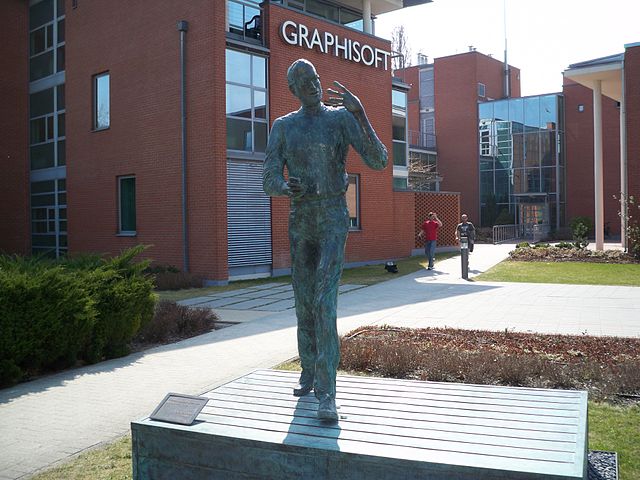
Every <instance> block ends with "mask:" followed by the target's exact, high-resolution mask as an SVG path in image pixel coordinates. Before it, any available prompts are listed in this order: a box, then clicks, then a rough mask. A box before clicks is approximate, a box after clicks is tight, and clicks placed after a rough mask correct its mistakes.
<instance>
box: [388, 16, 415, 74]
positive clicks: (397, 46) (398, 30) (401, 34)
mask: <svg viewBox="0 0 640 480" xmlns="http://www.w3.org/2000/svg"><path fill="white" fill-rule="evenodd" d="M391 50H392V52H393V53H392V55H393V59H392V61H391V68H393V69H394V70H398V69H400V68H406V67H410V66H411V48H409V42H408V38H407V32H405V30H404V25H400V26H397V27H394V28H393V30H392V31H391Z"/></svg>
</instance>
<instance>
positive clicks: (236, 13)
mask: <svg viewBox="0 0 640 480" xmlns="http://www.w3.org/2000/svg"><path fill="white" fill-rule="evenodd" d="M259 5H260V1H259V0H227V32H228V35H229V36H230V37H234V38H237V39H238V40H243V41H246V42H252V43H262V37H263V35H262V10H261V8H260V6H259Z"/></svg>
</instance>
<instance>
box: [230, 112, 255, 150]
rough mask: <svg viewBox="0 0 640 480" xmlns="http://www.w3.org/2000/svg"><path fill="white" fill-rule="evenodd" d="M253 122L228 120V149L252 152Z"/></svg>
mask: <svg viewBox="0 0 640 480" xmlns="http://www.w3.org/2000/svg"><path fill="white" fill-rule="evenodd" d="M251 144H252V138H251V121H250V120H240V119H236V118H227V148H228V149H231V150H244V151H248V152H250V151H251Z"/></svg>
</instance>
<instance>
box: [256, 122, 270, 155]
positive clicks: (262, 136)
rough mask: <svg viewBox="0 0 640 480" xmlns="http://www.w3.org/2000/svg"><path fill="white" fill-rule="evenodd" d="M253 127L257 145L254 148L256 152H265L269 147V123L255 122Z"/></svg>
mask: <svg viewBox="0 0 640 480" xmlns="http://www.w3.org/2000/svg"><path fill="white" fill-rule="evenodd" d="M253 129H254V131H255V145H254V146H253V149H254V151H256V152H264V151H265V150H266V149H267V124H266V123H259V122H255V123H254V124H253Z"/></svg>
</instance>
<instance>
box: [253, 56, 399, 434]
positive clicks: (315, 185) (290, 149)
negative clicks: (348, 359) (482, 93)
mask: <svg viewBox="0 0 640 480" xmlns="http://www.w3.org/2000/svg"><path fill="white" fill-rule="evenodd" d="M287 81H288V83H289V89H290V90H291V92H292V93H293V94H294V95H295V96H296V97H298V99H300V103H301V104H302V106H301V107H300V109H299V110H297V111H295V112H291V113H289V114H287V115H285V116H283V117H280V118H278V119H276V121H275V122H274V123H273V127H272V129H271V134H270V136H269V143H268V145H267V151H266V160H265V163H264V174H263V184H264V191H265V192H266V193H267V194H268V195H271V196H280V195H284V196H289V197H291V212H290V215H289V241H290V244H291V263H292V283H293V291H294V296H295V302H296V315H297V318H298V352H299V354H300V362H301V366H302V373H301V375H300V381H299V384H298V385H297V386H296V388H295V389H294V391H293V394H294V395H295V396H302V395H306V394H307V393H309V392H310V391H311V390H312V389H313V390H314V392H315V395H316V397H317V398H318V401H319V406H318V418H319V419H321V420H325V421H337V420H338V413H337V411H336V401H335V396H336V370H337V368H338V363H339V361H340V340H339V338H338V331H337V326H336V309H337V304H338V284H339V282H340V276H341V274H342V266H343V263H344V248H345V243H346V239H347V232H348V230H349V212H348V210H347V202H346V199H345V192H346V191H347V187H348V185H349V181H348V176H347V173H346V171H345V164H346V161H347V152H348V150H349V145H351V146H352V147H353V148H354V149H355V150H356V152H358V153H359V154H360V156H361V157H362V159H363V160H364V162H365V163H366V164H367V165H368V166H369V167H371V168H374V169H376V170H381V169H383V168H385V167H386V165H387V149H386V148H385V146H384V145H383V144H382V142H381V141H380V140H379V139H378V136H377V135H376V133H375V132H374V130H373V128H372V126H371V124H370V123H369V119H368V118H367V116H366V114H365V111H364V108H363V107H362V104H361V103H360V100H359V99H358V98H357V97H356V96H355V95H353V94H352V93H351V92H350V91H349V90H347V88H345V87H344V86H342V85H341V84H340V83H338V82H334V83H335V85H336V87H337V88H338V90H339V91H338V90H333V89H328V90H327V91H328V92H329V93H330V94H331V95H332V96H330V97H329V100H328V102H327V103H328V104H329V105H331V106H326V105H324V104H323V103H322V87H321V85H320V77H319V76H318V74H317V73H316V70H315V68H314V66H313V65H312V64H311V62H309V61H308V60H304V59H300V60H296V61H295V62H293V64H292V65H291V66H290V67H289V70H288V71H287ZM285 166H286V167H287V171H288V174H289V180H288V181H285V178H284V167H285Z"/></svg>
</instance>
